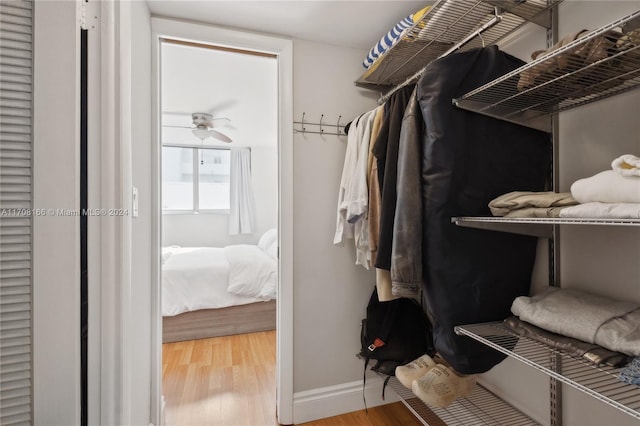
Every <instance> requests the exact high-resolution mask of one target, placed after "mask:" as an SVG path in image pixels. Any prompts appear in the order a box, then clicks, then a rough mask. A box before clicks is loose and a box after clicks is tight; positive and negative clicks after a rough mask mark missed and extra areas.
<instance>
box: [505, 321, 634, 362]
mask: <svg viewBox="0 0 640 426" xmlns="http://www.w3.org/2000/svg"><path fill="white" fill-rule="evenodd" d="M504 325H505V327H507V328H508V329H509V330H511V331H513V332H514V333H516V334H518V335H520V336H524V337H528V338H529V339H531V340H535V341H536V342H540V343H544V344H545V345H547V346H549V347H552V348H554V349H558V350H561V351H563V352H565V353H567V354H569V355H571V356H573V357H576V358H581V359H584V360H586V361H588V362H590V363H592V364H595V365H608V366H611V367H622V366H624V365H626V364H627V363H628V362H629V357H628V356H627V355H625V354H623V353H621V352H615V351H610V350H609V349H607V348H603V347H602V346H598V345H596V344H595V343H587V342H583V341H582V340H578V339H574V338H572V337H567V336H562V335H560V334H557V333H552V332H550V331H546V330H544V329H542V328H540V327H536V326H535V325H533V324H529V323H528V322H525V321H522V320H520V319H519V318H518V317H514V316H512V317H509V318H507V319H505V320H504Z"/></svg>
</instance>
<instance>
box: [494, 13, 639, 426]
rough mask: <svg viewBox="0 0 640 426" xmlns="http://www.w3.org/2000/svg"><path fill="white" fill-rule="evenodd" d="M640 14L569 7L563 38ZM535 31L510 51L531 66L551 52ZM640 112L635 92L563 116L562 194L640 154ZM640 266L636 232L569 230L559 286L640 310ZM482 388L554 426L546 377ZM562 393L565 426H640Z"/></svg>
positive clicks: (515, 366) (502, 375)
mask: <svg viewBox="0 0 640 426" xmlns="http://www.w3.org/2000/svg"><path fill="white" fill-rule="evenodd" d="M638 8H640V2H639V1H565V2H563V3H562V4H561V5H560V10H559V18H560V20H559V31H558V34H559V37H563V36H564V35H566V34H569V33H571V32H576V31H579V30H581V29H595V28H597V27H599V26H602V25H605V24H607V23H609V22H612V21H614V20H616V19H618V18H621V17H623V16H625V15H626V14H628V13H631V12H633V11H635V10H637V9H638ZM531 30H532V31H533V33H535V34H537V35H538V37H534V39H537V40H539V41H538V43H539V44H538V45H537V46H532V45H531V40H532V39H531V38H529V40H525V39H521V40H519V41H517V42H514V43H513V44H510V45H508V46H506V47H505V49H506V50H507V51H509V52H510V53H513V54H515V55H516V56H519V57H521V58H523V59H528V58H527V56H528V54H523V52H527V51H531V50H534V49H541V48H542V49H543V48H545V41H544V38H540V37H539V33H540V32H539V30H535V29H533V28H532V29H531ZM526 34H527V35H529V34H531V32H529V33H526ZM639 107H640V93H639V92H638V91H634V92H630V93H627V94H624V95H619V96H616V97H614V98H609V99H606V100H603V101H599V102H596V103H593V104H590V105H587V106H584V107H580V108H576V109H574V110H571V111H568V112H565V113H562V114H560V116H559V123H560V132H559V146H560V151H559V157H560V158H559V169H560V173H559V178H560V188H559V190H560V191H569V189H570V186H571V184H572V183H573V182H574V181H575V180H577V179H580V178H584V177H588V176H592V175H593V174H595V173H598V172H600V171H603V170H606V169H608V168H610V163H611V160H613V159H614V158H616V157H617V156H619V155H621V154H627V153H631V154H635V155H639V154H640V137H639V136H638V135H640V122H639V121H638V120H637V111H638V108H639ZM638 258H640V230H639V229H637V228H627V227H624V228H622V227H619V228H616V227H598V226H592V227H576V226H574V227H569V226H568V227H563V228H562V229H561V231H560V277H559V278H560V284H561V285H562V286H563V287H567V288H568V287H574V288H580V289H583V290H587V291H591V292H594V293H596V294H600V295H603V296H609V297H613V298H618V299H624V300H633V301H636V302H640V287H638V276H640V264H638V262H637V259H638ZM537 263H538V265H537V266H540V263H546V256H539V258H538V259H537ZM541 269H544V267H542V268H541ZM540 278H541V279H542V280H544V277H540ZM535 284H536V285H539V284H540V283H535ZM514 377H517V378H518V380H513V378H514ZM484 380H485V382H486V383H487V384H488V385H489V386H491V387H492V388H493V389H495V390H496V391H497V392H498V393H499V394H500V395H502V396H504V397H506V398H508V399H511V400H513V402H514V403H515V404H516V405H517V406H519V407H521V408H522V409H523V410H525V411H526V412H527V413H528V414H530V415H531V416H532V417H534V418H535V419H536V420H538V421H539V422H541V423H543V424H549V397H548V383H549V382H548V378H547V377H546V376H545V375H543V374H542V373H538V372H536V371H534V370H533V369H531V368H529V367H526V366H524V365H522V364H521V363H519V362H517V361H514V360H510V359H508V360H506V361H504V362H503V363H501V364H499V365H498V366H496V367H494V368H493V369H492V370H491V371H490V372H489V373H487V374H485V375H484ZM564 389H565V390H564V394H563V397H564V401H563V411H564V415H563V420H564V423H563V424H565V425H567V426H570V425H580V426H586V425H593V426H595V425H604V424H606V425H616V426H622V425H632V424H637V420H633V419H632V418H631V417H629V416H627V415H625V414H623V413H622V412H620V411H618V410H616V409H613V408H611V407H609V406H607V405H605V404H604V403H602V402H599V401H598V400H596V399H594V398H590V397H588V396H587V395H585V394H583V393H581V392H578V391H576V390H574V389H572V388H570V387H569V386H566V385H565V386H564Z"/></svg>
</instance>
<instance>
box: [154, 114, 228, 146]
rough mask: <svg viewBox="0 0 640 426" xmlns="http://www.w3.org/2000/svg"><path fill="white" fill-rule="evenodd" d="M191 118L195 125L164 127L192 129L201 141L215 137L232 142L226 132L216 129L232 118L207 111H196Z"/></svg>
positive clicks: (226, 123)
mask: <svg viewBox="0 0 640 426" xmlns="http://www.w3.org/2000/svg"><path fill="white" fill-rule="evenodd" d="M191 120H192V123H193V126H169V125H165V126H163V127H178V128H183V129H191V133H193V135H194V136H195V137H197V138H199V139H200V140H201V141H204V140H205V139H207V138H215V139H218V140H220V141H222V142H226V143H231V142H232V139H231V138H230V137H229V136H227V135H225V134H224V133H222V132H220V131H218V130H214V128H218V127H225V126H226V125H228V124H229V123H230V122H231V120H229V119H228V118H226V117H215V118H214V117H213V115H212V114H209V113H206V112H194V113H193V114H191Z"/></svg>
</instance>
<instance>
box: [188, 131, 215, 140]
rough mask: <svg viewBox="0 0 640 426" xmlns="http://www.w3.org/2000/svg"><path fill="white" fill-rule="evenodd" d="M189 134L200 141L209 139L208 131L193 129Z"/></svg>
mask: <svg viewBox="0 0 640 426" xmlns="http://www.w3.org/2000/svg"><path fill="white" fill-rule="evenodd" d="M191 133H193V136H195V137H197V138H199V139H200V140H205V139H206V138H209V137H211V135H210V134H209V131H207V130H204V129H193V130H192V131H191Z"/></svg>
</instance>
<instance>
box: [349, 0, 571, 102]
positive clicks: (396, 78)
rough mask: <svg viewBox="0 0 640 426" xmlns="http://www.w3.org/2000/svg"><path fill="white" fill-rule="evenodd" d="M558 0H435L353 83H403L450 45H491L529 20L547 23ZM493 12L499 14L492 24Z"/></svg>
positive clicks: (379, 87)
mask: <svg viewBox="0 0 640 426" xmlns="http://www.w3.org/2000/svg"><path fill="white" fill-rule="evenodd" d="M561 1H562V0H552V1H551V2H550V3H551V5H547V0H528V1H526V2H522V3H520V2H505V1H500V0H439V1H437V2H436V3H435V4H434V5H433V6H431V8H430V9H429V11H428V12H427V13H426V14H425V16H423V17H422V19H421V20H420V21H419V22H417V23H415V24H414V26H413V27H412V28H411V29H409V30H408V31H407V32H405V34H404V35H403V37H402V38H401V39H400V40H399V41H398V42H397V43H396V44H395V45H393V46H392V47H391V48H389V49H388V50H387V51H386V52H385V53H384V54H383V55H382V56H380V57H379V58H378V59H377V60H376V61H375V62H374V63H373V64H372V65H371V67H370V68H369V69H368V70H367V71H366V72H365V73H364V74H363V75H362V76H361V77H360V78H359V79H358V80H356V82H355V84H356V86H359V87H365V88H368V89H374V90H381V91H384V90H387V89H389V88H391V87H393V86H397V85H400V84H401V83H403V82H405V80H406V79H408V78H410V77H411V76H414V75H415V74H416V73H418V72H420V70H422V69H423V68H424V67H426V66H427V65H428V64H429V63H431V62H432V61H433V60H435V59H438V58H439V57H441V56H444V55H446V54H447V53H448V52H449V51H451V50H452V49H460V51H465V50H469V49H472V48H477V47H481V46H483V45H486V46H489V45H492V44H495V43H496V42H498V41H499V40H501V39H502V38H503V37H505V36H507V35H508V34H510V33H511V32H513V31H514V30H516V29H517V28H519V27H520V26H522V25H523V24H525V23H527V22H535V23H537V24H539V25H543V26H545V27H547V28H549V26H550V24H551V19H550V11H551V8H552V7H553V6H555V5H556V4H558V3H559V2H561ZM518 3H520V4H518ZM496 8H497V9H496ZM496 12H497V14H498V15H499V16H500V18H499V19H498V20H497V22H495V25H493V22H494V20H495V17H496ZM485 27H489V28H485ZM481 29H482V30H481ZM480 30H481V34H480V35H479V36H478V33H480ZM474 35H475V36H474Z"/></svg>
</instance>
